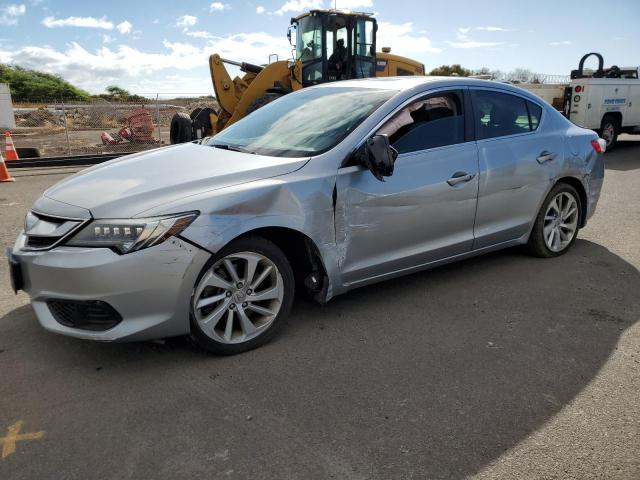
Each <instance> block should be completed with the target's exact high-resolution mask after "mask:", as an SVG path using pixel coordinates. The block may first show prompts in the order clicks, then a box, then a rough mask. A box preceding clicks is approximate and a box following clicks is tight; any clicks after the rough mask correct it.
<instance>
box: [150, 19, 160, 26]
mask: <svg viewBox="0 0 640 480" xmlns="http://www.w3.org/2000/svg"><path fill="white" fill-rule="evenodd" d="M151 23H153V24H154V25H157V24H159V23H160V19H159V18H154V19H153V22H151Z"/></svg>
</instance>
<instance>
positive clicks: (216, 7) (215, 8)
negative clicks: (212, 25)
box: [209, 2, 231, 12]
mask: <svg viewBox="0 0 640 480" xmlns="http://www.w3.org/2000/svg"><path fill="white" fill-rule="evenodd" d="M223 10H231V5H229V4H228V3H220V2H213V3H212V4H211V5H209V11H211V12H221V11H223Z"/></svg>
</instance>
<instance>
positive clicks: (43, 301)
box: [10, 233, 210, 341]
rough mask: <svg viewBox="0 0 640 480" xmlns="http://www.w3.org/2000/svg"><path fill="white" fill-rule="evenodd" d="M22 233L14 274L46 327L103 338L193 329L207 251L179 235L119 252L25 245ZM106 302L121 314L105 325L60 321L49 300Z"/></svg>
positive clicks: (156, 335)
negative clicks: (194, 293)
mask: <svg viewBox="0 0 640 480" xmlns="http://www.w3.org/2000/svg"><path fill="white" fill-rule="evenodd" d="M25 241H26V237H25V236H24V234H22V233H21V234H20V235H19V236H18V239H17V240H16V243H15V245H14V247H13V250H12V251H11V255H10V261H13V262H14V263H16V262H17V263H18V265H19V266H17V267H12V270H14V275H17V276H19V277H21V280H22V282H21V283H22V285H20V286H21V287H22V289H23V290H25V291H26V292H27V293H28V294H29V296H30V297H31V303H32V305H33V309H34V311H35V313H36V316H37V317H38V320H39V322H40V324H41V325H42V326H43V327H44V328H45V329H47V330H50V331H52V332H56V333H61V334H64V335H69V336H73V337H78V338H84V339H90V340H100V341H134V340H135V341H137V340H151V339H157V338H164V337H171V336H176V335H183V334H186V333H188V332H189V308H190V305H189V304H190V299H191V293H192V289H193V287H194V285H195V282H196V279H197V277H198V274H199V273H200V271H201V269H202V267H203V266H204V264H205V263H206V262H207V260H208V259H209V257H210V253H209V252H207V251H206V250H202V249H200V248H198V247H196V246H194V245H192V244H190V243H187V242H185V241H183V240H181V239H180V238H176V237H172V238H170V239H168V240H167V241H165V242H163V243H162V244H160V245H156V246H154V247H151V248H147V249H144V250H140V251H137V252H133V253H129V254H127V255H119V254H117V253H115V252H113V251H112V250H110V249H108V248H80V247H64V246H62V247H56V248H54V249H52V250H48V251H37V252H36V251H25V250H23V249H22V248H23V246H24V244H25ZM52 300H62V301H71V302H98V303H99V302H104V303H107V304H108V305H110V306H111V307H112V308H113V309H115V311H116V312H117V313H118V314H120V316H121V317H122V321H120V322H119V323H118V324H117V325H115V326H114V327H112V328H109V329H108V330H100V331H95V330H87V329H85V328H73V327H69V326H66V325H63V324H62V323H60V322H59V321H58V320H56V317H55V316H54V314H53V312H52V310H51V309H50V307H49V305H48V304H47V302H48V301H52Z"/></svg>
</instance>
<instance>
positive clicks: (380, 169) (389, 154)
mask: <svg viewBox="0 0 640 480" xmlns="http://www.w3.org/2000/svg"><path fill="white" fill-rule="evenodd" d="M359 157H360V158H359V161H360V163H362V164H363V165H364V166H365V167H367V168H368V169H369V170H371V173H373V175H374V176H375V177H376V178H377V179H378V180H380V181H381V182H384V177H390V176H391V175H393V166H394V163H395V161H396V158H397V157H398V151H397V150H396V149H395V148H393V147H392V146H391V145H389V137H388V136H387V135H374V136H373V137H371V138H369V139H367V141H366V142H365V144H364V145H363V148H362V150H361V153H360V156H359Z"/></svg>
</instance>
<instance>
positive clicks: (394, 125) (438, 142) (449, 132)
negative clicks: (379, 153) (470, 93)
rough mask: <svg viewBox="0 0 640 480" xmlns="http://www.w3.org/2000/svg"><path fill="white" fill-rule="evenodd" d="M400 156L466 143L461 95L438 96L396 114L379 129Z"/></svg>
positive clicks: (440, 94) (421, 101) (452, 93)
mask: <svg viewBox="0 0 640 480" xmlns="http://www.w3.org/2000/svg"><path fill="white" fill-rule="evenodd" d="M378 134H384V135H388V136H389V143H390V144H391V146H392V147H394V148H395V149H396V150H397V151H398V153H409V152H417V151H420V150H426V149H428V148H436V147H444V146H447V145H454V144H456V143H462V142H464V112H463V105H462V95H461V94H460V93H459V92H446V93H438V94H435V95H432V96H429V97H426V98H423V99H421V100H418V101H416V102H413V103H411V104H410V105H408V106H407V107H405V108H403V109H402V110H400V111H399V112H398V113H396V114H395V115H394V116H393V117H391V119H390V120H389V121H387V122H386V123H385V124H384V125H383V126H382V127H381V128H380V129H379V130H378Z"/></svg>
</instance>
